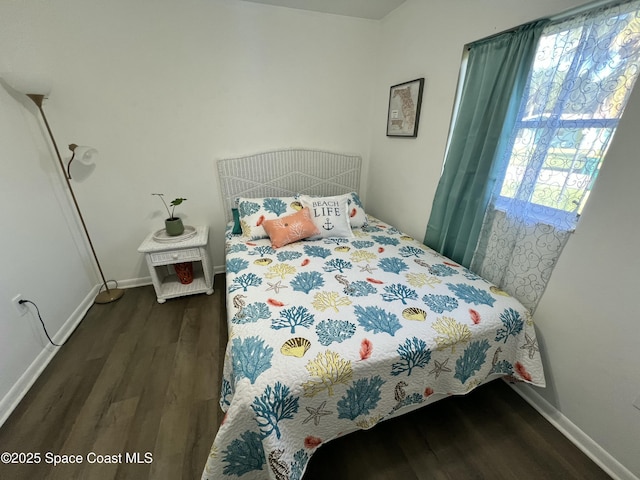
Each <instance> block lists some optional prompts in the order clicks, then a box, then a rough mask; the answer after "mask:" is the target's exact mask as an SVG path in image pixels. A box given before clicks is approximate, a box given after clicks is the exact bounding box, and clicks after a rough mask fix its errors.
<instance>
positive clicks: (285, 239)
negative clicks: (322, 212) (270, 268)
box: [262, 207, 319, 248]
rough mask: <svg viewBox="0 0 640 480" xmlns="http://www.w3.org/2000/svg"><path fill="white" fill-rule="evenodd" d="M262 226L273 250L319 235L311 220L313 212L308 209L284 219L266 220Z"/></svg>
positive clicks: (305, 208) (286, 216)
mask: <svg viewBox="0 0 640 480" xmlns="http://www.w3.org/2000/svg"><path fill="white" fill-rule="evenodd" d="M262 226H263V227H264V229H265V231H266V232H267V234H268V235H269V238H270V239H271V246H272V247H273V248H279V247H282V246H284V245H288V244H289V243H293V242H297V241H298V240H302V239H303V238H307V237H310V236H311V235H317V234H318V233H319V232H318V228H317V227H316V225H315V224H314V223H313V220H311V212H310V210H309V208H308V207H304V208H303V209H302V210H300V211H299V212H296V213H292V214H290V215H285V216H284V217H282V218H277V219H275V220H265V221H264V222H262Z"/></svg>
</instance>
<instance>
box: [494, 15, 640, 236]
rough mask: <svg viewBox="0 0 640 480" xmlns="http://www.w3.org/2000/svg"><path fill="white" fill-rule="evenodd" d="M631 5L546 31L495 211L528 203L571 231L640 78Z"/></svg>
mask: <svg viewBox="0 0 640 480" xmlns="http://www.w3.org/2000/svg"><path fill="white" fill-rule="evenodd" d="M632 5H635V8H637V2H633V4H632ZM632 5H627V7H626V8H625V6H624V5H623V6H621V7H620V8H618V9H613V10H608V11H607V12H606V15H600V16H598V17H595V18H594V17H593V16H592V17H590V18H589V19H587V20H586V21H585V17H584V16H581V17H576V19H574V20H573V21H566V20H565V21H563V22H561V23H559V24H550V25H548V26H547V27H545V29H544V31H543V34H542V37H541V39H540V41H539V44H538V47H537V51H536V56H535V61H534V64H533V67H532V70H531V73H530V75H529V79H528V83H527V87H526V90H525V96H524V99H523V101H522V103H521V106H520V110H519V113H518V116H517V120H516V123H515V127H514V130H513V131H512V134H511V138H510V140H509V143H508V145H507V146H506V151H507V152H510V154H509V156H508V166H507V168H506V171H505V173H504V181H503V183H502V187H501V190H500V196H499V198H498V202H497V207H498V208H501V206H504V205H506V204H508V203H511V204H513V203H514V202H515V203H526V204H529V205H530V206H533V207H534V208H532V209H530V214H529V215H530V216H532V217H534V218H535V219H536V220H538V221H540V220H542V221H545V222H548V223H550V224H552V225H559V224H560V225H564V226H567V227H568V228H574V227H575V222H576V220H577V218H578V217H579V215H580V214H581V212H582V209H583V207H584V205H585V202H586V201H587V199H588V197H589V193H590V191H591V189H592V187H593V183H594V181H595V179H596V177H597V175H598V172H599V170H600V166H601V164H602V160H603V158H604V156H605V154H606V152H607V148H608V147H609V144H610V141H611V139H612V137H613V135H614V133H615V130H616V126H617V125H618V121H619V119H620V117H621V115H622V113H623V111H624V107H625V105H626V102H627V99H628V97H629V94H630V92H631V89H632V88H633V84H634V82H635V80H636V77H637V76H638V70H639V68H640V66H639V59H640V16H639V15H638V12H637V11H635V10H633V9H632Z"/></svg>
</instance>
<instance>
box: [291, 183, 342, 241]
mask: <svg viewBox="0 0 640 480" xmlns="http://www.w3.org/2000/svg"><path fill="white" fill-rule="evenodd" d="M350 198H351V195H349V194H347V195H337V196H335V197H309V196H307V195H302V196H301V197H300V201H301V202H302V204H303V205H304V206H305V207H309V210H310V211H311V219H312V220H313V223H314V224H315V226H316V227H317V228H318V230H319V231H320V235H315V236H313V237H309V238H308V240H317V239H319V238H329V237H348V238H351V237H353V232H352V231H351V225H350V224H349V214H348V203H349V200H350Z"/></svg>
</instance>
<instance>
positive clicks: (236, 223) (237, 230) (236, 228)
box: [231, 208, 242, 235]
mask: <svg viewBox="0 0 640 480" xmlns="http://www.w3.org/2000/svg"><path fill="white" fill-rule="evenodd" d="M231 213H232V214H233V230H231V233H233V234H234V235H240V234H241V233H242V227H241V226H240V213H238V209H237V208H232V209H231Z"/></svg>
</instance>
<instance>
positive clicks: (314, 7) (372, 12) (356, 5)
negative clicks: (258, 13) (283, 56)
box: [244, 0, 405, 20]
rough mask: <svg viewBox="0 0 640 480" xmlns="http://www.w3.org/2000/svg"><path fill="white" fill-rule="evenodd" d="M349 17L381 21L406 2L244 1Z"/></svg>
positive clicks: (335, 0) (359, 0)
mask: <svg viewBox="0 0 640 480" xmlns="http://www.w3.org/2000/svg"><path fill="white" fill-rule="evenodd" d="M244 1H246V2H254V3H264V4H268V5H277V6H280V7H289V8H298V9H302V10H311V11H314V12H322V13H333V14H335V15H346V16H348V17H359V18H369V19H371V20H380V19H382V18H384V17H385V16H386V15H387V14H388V13H389V12H391V11H392V10H394V9H396V8H397V7H399V6H400V5H401V4H403V3H404V1H405V0H244Z"/></svg>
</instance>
